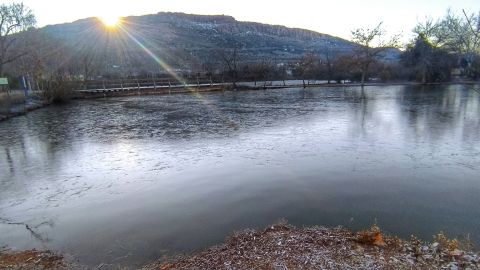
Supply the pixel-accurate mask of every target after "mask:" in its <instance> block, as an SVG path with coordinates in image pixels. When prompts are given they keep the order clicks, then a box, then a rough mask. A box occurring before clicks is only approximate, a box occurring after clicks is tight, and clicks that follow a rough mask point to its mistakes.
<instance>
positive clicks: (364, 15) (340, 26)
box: [0, 0, 480, 39]
mask: <svg viewBox="0 0 480 270" xmlns="http://www.w3.org/2000/svg"><path fill="white" fill-rule="evenodd" d="M11 2H12V1H11V0H0V3H2V4H4V3H11ZM23 2H24V4H25V5H27V6H28V7H30V8H31V9H32V10H33V11H34V13H35V15H36V17H37V21H38V26H45V25H48V24H58V23H64V22H72V21H75V20H78V19H82V18H87V17H112V16H121V17H124V16H130V15H143V14H153V13H157V12H161V11H170V12H185V13H193V14H206V15H209V14H225V15H231V16H233V17H235V18H236V19H237V20H241V21H254V22H261V23H268V24H280V25H285V26H288V27H298V28H305V29H310V30H314V31H317V32H321V33H325V34H330V35H334V36H339V37H342V38H345V39H349V38H350V37H351V36H350V33H351V30H352V29H355V28H359V27H374V26H376V25H377V24H378V23H379V22H381V21H383V25H384V28H385V29H386V30H387V32H388V33H390V34H392V35H393V34H400V33H403V35H404V39H406V38H408V36H409V35H410V33H411V30H412V28H413V27H414V26H415V24H416V23H417V22H418V21H422V20H424V19H425V18H426V17H433V18H439V17H441V16H442V15H444V14H445V12H446V10H447V9H448V8H451V9H452V10H454V11H457V12H461V10H462V9H465V10H466V11H468V12H479V11H480V0H403V1H398V0H394V1H389V0H336V1H335V0H330V1H323V0H316V1H315V0H290V1H286V0H236V1H235V0H233V1H229V0H168V1H165V0H24V1H23Z"/></svg>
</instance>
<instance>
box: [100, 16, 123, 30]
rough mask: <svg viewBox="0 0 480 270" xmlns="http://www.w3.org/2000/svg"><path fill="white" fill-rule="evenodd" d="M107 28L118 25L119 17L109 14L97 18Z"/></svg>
mask: <svg viewBox="0 0 480 270" xmlns="http://www.w3.org/2000/svg"><path fill="white" fill-rule="evenodd" d="M98 18H99V19H100V20H101V21H102V23H103V24H104V25H105V26H107V27H115V26H117V25H118V24H119V23H120V17H119V16H116V15H113V14H110V15H104V16H100V17H98Z"/></svg>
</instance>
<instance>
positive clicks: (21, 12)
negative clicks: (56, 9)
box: [0, 3, 36, 75]
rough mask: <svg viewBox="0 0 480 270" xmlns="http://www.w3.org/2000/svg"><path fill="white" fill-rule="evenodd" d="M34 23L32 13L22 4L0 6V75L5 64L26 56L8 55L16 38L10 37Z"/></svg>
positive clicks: (22, 53)
mask: <svg viewBox="0 0 480 270" xmlns="http://www.w3.org/2000/svg"><path fill="white" fill-rule="evenodd" d="M35 23H36V20H35V16H34V15H33V13H32V11H31V10H30V9H29V8H28V7H26V6H25V5H23V3H12V4H9V5H5V4H2V5H0V75H3V67H4V65H5V64H7V63H10V62H13V61H15V60H16V59H18V58H20V57H21V56H23V55H25V54H26V52H20V53H15V54H11V53H10V50H11V48H12V46H13V45H14V44H15V42H16V41H17V38H16V37H14V36H12V35H13V34H16V33H19V32H23V31H25V30H27V29H28V28H30V27H33V26H35Z"/></svg>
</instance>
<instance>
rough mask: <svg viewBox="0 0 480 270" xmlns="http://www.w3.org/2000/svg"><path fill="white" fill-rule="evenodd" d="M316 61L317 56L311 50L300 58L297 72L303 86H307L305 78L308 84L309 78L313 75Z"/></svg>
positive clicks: (317, 59) (316, 65)
mask: <svg viewBox="0 0 480 270" xmlns="http://www.w3.org/2000/svg"><path fill="white" fill-rule="evenodd" d="M318 63H319V58H318V56H317V55H316V54H315V53H313V52H309V53H307V54H305V55H304V56H303V57H302V59H300V62H299V63H298V73H299V75H300V76H301V77H302V82H303V87H306V86H307V84H306V83H305V80H307V81H308V84H309V80H310V79H311V78H312V77H313V76H314V75H315V73H316V71H317V69H318Z"/></svg>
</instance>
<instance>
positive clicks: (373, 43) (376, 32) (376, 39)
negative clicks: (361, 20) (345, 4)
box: [352, 22, 399, 86]
mask: <svg viewBox="0 0 480 270" xmlns="http://www.w3.org/2000/svg"><path fill="white" fill-rule="evenodd" d="M384 37H385V30H384V29H383V28H382V22H380V23H379V24H378V25H377V26H376V27H375V28H373V29H368V28H358V29H355V30H353V31H352V41H353V42H355V43H357V44H358V45H360V46H359V47H358V48H357V49H356V56H357V58H358V61H359V65H360V69H361V71H362V79H361V83H362V86H363V85H364V84H365V80H366V79H367V76H368V70H369V68H370V66H371V64H372V63H373V62H375V61H376V60H377V58H378V57H379V56H380V55H381V54H382V53H384V52H385V51H386V50H387V49H390V48H396V47H398V43H399V35H395V36H393V37H392V38H391V39H389V40H386V39H385V38H384Z"/></svg>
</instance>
